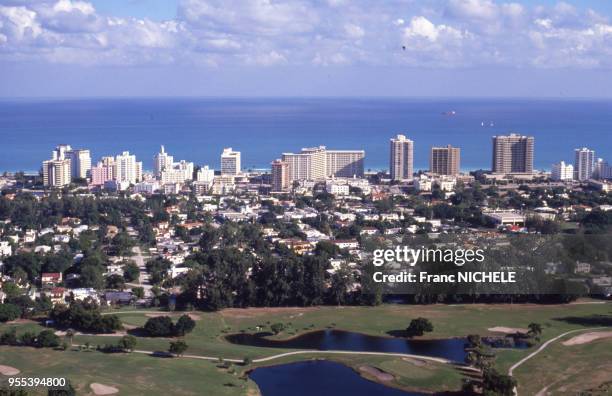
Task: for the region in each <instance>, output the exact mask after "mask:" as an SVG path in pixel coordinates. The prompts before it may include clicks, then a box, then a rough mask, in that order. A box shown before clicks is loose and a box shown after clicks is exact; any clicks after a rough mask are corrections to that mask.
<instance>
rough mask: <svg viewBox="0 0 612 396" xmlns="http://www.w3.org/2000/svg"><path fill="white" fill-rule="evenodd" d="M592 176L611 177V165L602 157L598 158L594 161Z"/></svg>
mask: <svg viewBox="0 0 612 396" xmlns="http://www.w3.org/2000/svg"><path fill="white" fill-rule="evenodd" d="M593 177H594V178H595V179H612V166H610V164H609V163H608V162H607V161H604V160H603V158H598V159H597V161H596V162H595V170H594V171H593Z"/></svg>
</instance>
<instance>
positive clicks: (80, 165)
mask: <svg viewBox="0 0 612 396" xmlns="http://www.w3.org/2000/svg"><path fill="white" fill-rule="evenodd" d="M66 154H67V156H68V158H69V159H70V173H71V175H72V178H73V179H74V178H80V179H86V178H87V177H88V176H89V175H90V171H91V154H90V152H89V150H82V149H77V150H71V151H68V152H67V153H66Z"/></svg>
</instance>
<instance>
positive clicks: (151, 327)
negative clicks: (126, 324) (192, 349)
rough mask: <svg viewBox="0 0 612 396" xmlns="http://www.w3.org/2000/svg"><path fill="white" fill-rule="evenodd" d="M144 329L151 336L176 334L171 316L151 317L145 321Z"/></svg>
mask: <svg viewBox="0 0 612 396" xmlns="http://www.w3.org/2000/svg"><path fill="white" fill-rule="evenodd" d="M144 329H145V331H146V332H147V333H148V334H149V335H150V336H151V337H171V336H173V335H174V324H173V323H172V319H170V317H169V316H158V317H156V318H150V319H149V320H147V323H145V325H144Z"/></svg>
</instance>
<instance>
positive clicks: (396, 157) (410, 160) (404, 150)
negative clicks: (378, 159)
mask: <svg viewBox="0 0 612 396" xmlns="http://www.w3.org/2000/svg"><path fill="white" fill-rule="evenodd" d="M413 152H414V142H413V141H412V140H410V139H407V138H406V136H404V135H397V136H396V137H395V138H392V139H391V140H390V153H389V170H390V172H391V180H396V181H402V180H409V179H412V174H413V173H414V156H413Z"/></svg>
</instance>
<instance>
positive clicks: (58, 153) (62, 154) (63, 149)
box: [51, 144, 72, 160]
mask: <svg viewBox="0 0 612 396" xmlns="http://www.w3.org/2000/svg"><path fill="white" fill-rule="evenodd" d="M70 151H72V147H70V145H69V144H60V145H58V146H57V147H56V148H55V150H53V153H52V154H51V159H54V160H64V159H68V155H67V153H68V152H70Z"/></svg>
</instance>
